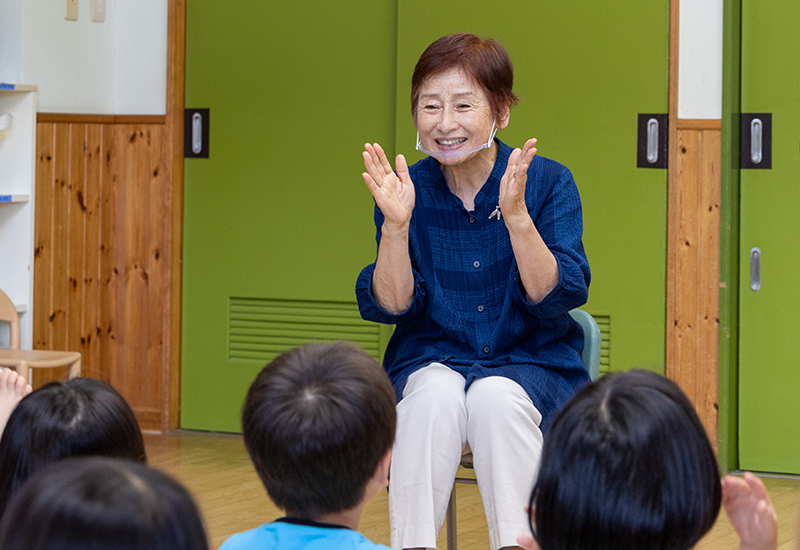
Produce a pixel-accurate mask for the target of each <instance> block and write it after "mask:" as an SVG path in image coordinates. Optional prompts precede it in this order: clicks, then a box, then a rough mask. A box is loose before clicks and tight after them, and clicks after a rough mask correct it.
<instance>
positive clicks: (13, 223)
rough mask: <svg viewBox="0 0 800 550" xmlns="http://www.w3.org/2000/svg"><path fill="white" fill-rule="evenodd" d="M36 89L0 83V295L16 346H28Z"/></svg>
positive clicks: (31, 323) (34, 190)
mask: <svg viewBox="0 0 800 550" xmlns="http://www.w3.org/2000/svg"><path fill="white" fill-rule="evenodd" d="M36 92H37V88H36V86H31V85H28V84H5V83H0V115H2V114H5V113H8V114H10V115H11V116H12V121H11V126H9V127H8V128H6V129H5V130H3V131H2V132H0V133H2V134H3V139H2V140H0V289H2V290H3V292H5V293H6V294H7V295H8V297H9V298H11V301H12V302H13V303H14V307H15V308H16V310H17V312H18V313H22V314H24V315H20V319H19V321H20V340H21V341H20V344H21V347H22V349H31V347H32V344H33V315H31V311H32V309H33V248H34V238H33V236H34V235H33V228H34V214H35V210H36V208H35V202H36V185H35V181H36V175H35V172H36Z"/></svg>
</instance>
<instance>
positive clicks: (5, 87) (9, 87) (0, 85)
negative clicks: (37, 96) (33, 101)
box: [0, 82, 39, 92]
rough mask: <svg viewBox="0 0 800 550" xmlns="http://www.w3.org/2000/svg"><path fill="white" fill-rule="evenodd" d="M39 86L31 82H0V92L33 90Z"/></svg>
mask: <svg viewBox="0 0 800 550" xmlns="http://www.w3.org/2000/svg"><path fill="white" fill-rule="evenodd" d="M38 89H39V88H38V87H37V86H35V85H33V84H8V83H6V82H0V92H35V91H37V90H38Z"/></svg>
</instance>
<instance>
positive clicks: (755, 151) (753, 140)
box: [750, 118, 764, 164]
mask: <svg viewBox="0 0 800 550" xmlns="http://www.w3.org/2000/svg"><path fill="white" fill-rule="evenodd" d="M763 141H764V123H763V122H761V119H760V118H754V119H753V120H751V121H750V160H752V161H753V164H760V163H761V159H762V158H763V155H762V151H763Z"/></svg>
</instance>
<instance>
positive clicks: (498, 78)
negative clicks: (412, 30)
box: [411, 33, 519, 121]
mask: <svg viewBox="0 0 800 550" xmlns="http://www.w3.org/2000/svg"><path fill="white" fill-rule="evenodd" d="M454 68H455V69H461V70H462V71H464V73H465V74H466V75H467V76H468V77H469V78H471V79H473V80H474V81H475V82H477V83H478V85H479V86H480V87H481V88H483V91H484V93H486V97H487V98H488V100H489V105H490V106H491V108H492V113H493V114H494V117H495V119H497V120H499V119H501V118H502V117H503V114H504V111H505V110H506V109H508V108H511V106H512V105H516V103H517V102H518V101H519V98H518V97H517V96H516V95H514V92H513V91H512V89H513V87H514V65H513V64H512V63H511V57H509V55H508V52H507V51H506V50H505V48H503V46H501V45H500V43H499V42H498V41H497V40H495V39H493V38H480V37H478V36H475V35H474V34H470V33H456V34H448V35H447V36H443V37H442V38H440V39H438V40H437V41H435V42H434V43H433V44H431V45H430V46H428V47H427V48H426V49H425V51H424V52H422V55H421V56H420V57H419V60H418V61H417V65H416V66H415V67H414V74H413V76H412V77H411V114H412V115H413V116H414V120H415V121H416V119H417V102H418V101H419V89H420V87H422V83H423V82H425V80H426V79H428V78H430V77H431V76H433V75H436V74H439V73H443V72H445V71H448V70H450V69H454Z"/></svg>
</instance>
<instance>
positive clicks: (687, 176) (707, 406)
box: [666, 119, 721, 445]
mask: <svg viewBox="0 0 800 550" xmlns="http://www.w3.org/2000/svg"><path fill="white" fill-rule="evenodd" d="M676 126H677V127H676V129H675V131H676V141H674V142H672V143H675V145H674V149H673V146H672V145H670V148H671V149H673V151H674V154H675V157H673V158H675V159H676V164H674V165H673V167H674V168H673V169H672V170H674V172H673V173H671V175H670V189H669V228H668V245H667V338H666V341H667V349H666V365H667V376H669V378H671V379H672V380H674V381H675V382H676V383H678V384H679V385H680V387H681V388H682V389H683V391H684V392H686V394H687V395H688V396H689V398H690V399H691V400H692V403H694V405H695V408H696V409H697V412H698V414H699V415H700V419H701V420H702V421H703V425H704V426H705V428H706V431H707V432H708V435H709V438H710V439H711V440H712V442H714V444H715V445H716V442H717V421H718V420H717V418H718V395H719V391H718V388H719V375H718V373H719V244H720V232H719V230H720V225H719V224H720V210H719V205H720V162H721V158H720V157H721V145H720V139H721V123H720V121H719V120H681V119H679V120H678V121H677V124H676Z"/></svg>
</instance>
